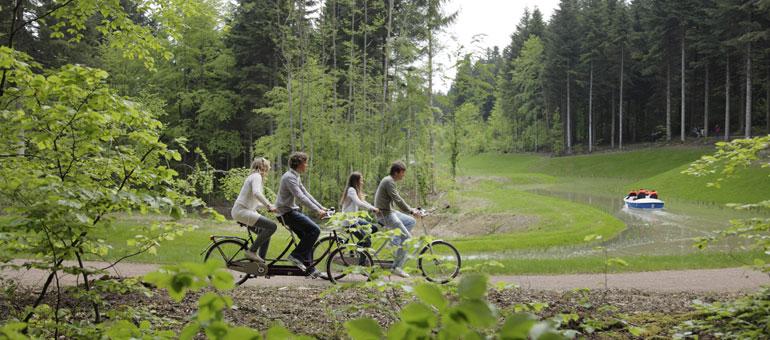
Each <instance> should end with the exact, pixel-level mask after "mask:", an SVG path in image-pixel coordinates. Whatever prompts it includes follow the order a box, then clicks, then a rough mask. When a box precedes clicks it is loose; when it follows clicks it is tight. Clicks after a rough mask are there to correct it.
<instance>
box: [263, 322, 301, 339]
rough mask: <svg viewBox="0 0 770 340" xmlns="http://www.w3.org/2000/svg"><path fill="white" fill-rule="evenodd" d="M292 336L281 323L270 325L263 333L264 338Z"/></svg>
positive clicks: (286, 337)
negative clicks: (265, 332)
mask: <svg viewBox="0 0 770 340" xmlns="http://www.w3.org/2000/svg"><path fill="white" fill-rule="evenodd" d="M292 338H294V334H293V333H292V332H290V331H289V330H288V329H286V327H283V326H281V325H275V326H273V327H270V329H268V330H267V334H265V339H266V340H282V339H292Z"/></svg>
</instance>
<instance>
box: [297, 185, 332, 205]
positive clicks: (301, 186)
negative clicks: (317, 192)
mask: <svg viewBox="0 0 770 340" xmlns="http://www.w3.org/2000/svg"><path fill="white" fill-rule="evenodd" d="M299 188H300V189H301V190H302V192H303V193H304V194H305V197H307V198H308V199H309V200H310V201H311V202H313V204H315V205H316V206H317V207H318V208H319V209H321V210H326V208H324V206H323V205H321V203H318V201H317V200H316V199H315V197H313V195H311V194H310V193H309V192H307V189H305V186H304V185H303V184H302V183H300V184H299Z"/></svg>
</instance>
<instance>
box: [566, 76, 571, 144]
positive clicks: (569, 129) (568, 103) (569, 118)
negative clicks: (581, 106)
mask: <svg viewBox="0 0 770 340" xmlns="http://www.w3.org/2000/svg"><path fill="white" fill-rule="evenodd" d="M569 72H570V71H569V70H568V71H567V119H565V120H564V123H565V124H566V131H567V154H571V153H572V117H571V116H570V79H571V75H570V73H569Z"/></svg>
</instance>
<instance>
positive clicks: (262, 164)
mask: <svg viewBox="0 0 770 340" xmlns="http://www.w3.org/2000/svg"><path fill="white" fill-rule="evenodd" d="M268 171H270V161H268V160H267V159H266V158H265V157H257V158H254V160H253V161H251V173H255V172H260V173H266V172H268Z"/></svg>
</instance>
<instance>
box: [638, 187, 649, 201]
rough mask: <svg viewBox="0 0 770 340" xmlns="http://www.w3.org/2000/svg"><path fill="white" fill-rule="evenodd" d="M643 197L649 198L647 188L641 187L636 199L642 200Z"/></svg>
mask: <svg viewBox="0 0 770 340" xmlns="http://www.w3.org/2000/svg"><path fill="white" fill-rule="evenodd" d="M642 198H647V190H645V189H639V193H638V194H636V199H638V200H640V199H642Z"/></svg>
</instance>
